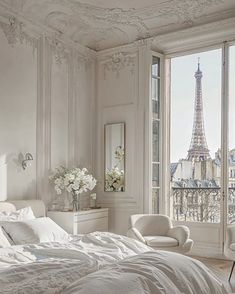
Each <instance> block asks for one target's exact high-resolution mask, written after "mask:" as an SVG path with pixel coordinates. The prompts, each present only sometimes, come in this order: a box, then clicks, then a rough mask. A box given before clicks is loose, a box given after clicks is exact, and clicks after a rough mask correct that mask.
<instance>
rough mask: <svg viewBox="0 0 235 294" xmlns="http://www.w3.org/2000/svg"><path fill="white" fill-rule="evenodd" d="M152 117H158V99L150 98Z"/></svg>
mask: <svg viewBox="0 0 235 294" xmlns="http://www.w3.org/2000/svg"><path fill="white" fill-rule="evenodd" d="M152 111H153V119H158V118H159V101H156V100H152Z"/></svg>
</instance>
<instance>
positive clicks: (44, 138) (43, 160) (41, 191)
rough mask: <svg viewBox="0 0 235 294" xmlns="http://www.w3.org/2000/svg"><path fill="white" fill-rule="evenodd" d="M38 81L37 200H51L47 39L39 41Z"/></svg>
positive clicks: (49, 56) (49, 92)
mask: <svg viewBox="0 0 235 294" xmlns="http://www.w3.org/2000/svg"><path fill="white" fill-rule="evenodd" d="M37 52H38V54H37V58H38V60H37V61H38V63H37V64H38V67H37V72H38V81H37V96H38V98H37V134H36V138H37V139H36V142H37V159H36V161H37V198H38V199H42V200H44V201H45V203H48V202H49V200H50V197H48V196H49V195H50V185H49V179H48V176H49V172H50V167H51V66H52V55H51V47H50V44H49V42H48V40H47V38H45V37H42V38H40V39H39V41H38V51H37Z"/></svg>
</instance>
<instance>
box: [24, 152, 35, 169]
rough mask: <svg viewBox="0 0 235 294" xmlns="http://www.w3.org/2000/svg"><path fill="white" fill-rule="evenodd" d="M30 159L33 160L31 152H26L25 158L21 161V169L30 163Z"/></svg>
mask: <svg viewBox="0 0 235 294" xmlns="http://www.w3.org/2000/svg"><path fill="white" fill-rule="evenodd" d="M32 160H33V155H32V154H31V153H26V154H25V158H24V160H23V161H22V167H23V169H26V168H27V167H29V166H30V165H31V163H32Z"/></svg>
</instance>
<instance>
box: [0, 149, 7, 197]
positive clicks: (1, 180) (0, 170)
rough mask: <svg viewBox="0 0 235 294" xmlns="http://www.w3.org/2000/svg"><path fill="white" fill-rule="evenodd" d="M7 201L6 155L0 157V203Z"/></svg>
mask: <svg viewBox="0 0 235 294" xmlns="http://www.w3.org/2000/svg"><path fill="white" fill-rule="evenodd" d="M6 199H7V163H6V155H5V154H4V155H0V201H5V200H6Z"/></svg>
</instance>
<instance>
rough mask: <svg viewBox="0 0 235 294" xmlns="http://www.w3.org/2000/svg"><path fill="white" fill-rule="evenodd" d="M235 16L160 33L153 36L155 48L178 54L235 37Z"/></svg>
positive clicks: (169, 53)
mask: <svg viewBox="0 0 235 294" xmlns="http://www.w3.org/2000/svg"><path fill="white" fill-rule="evenodd" d="M234 28H235V17H232V18H229V19H225V20H221V21H217V22H212V23H209V24H204V25H200V26H196V27H191V28H188V29H184V30H179V31H177V32H173V33H168V34H162V35H158V36H156V37H155V38H153V42H152V47H153V49H154V50H157V51H159V52H163V53H164V54H166V55H169V56H171V55H177V52H183V51H187V50H189V51H190V50H198V48H202V47H204V48H205V47H210V46H214V45H217V44H221V43H222V42H224V41H231V40H233V39H235V29H234Z"/></svg>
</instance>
